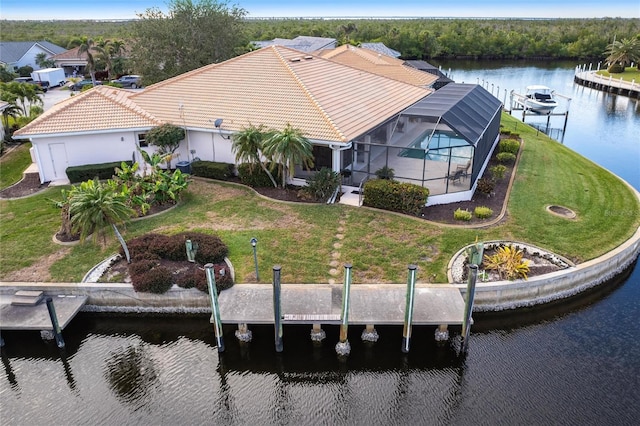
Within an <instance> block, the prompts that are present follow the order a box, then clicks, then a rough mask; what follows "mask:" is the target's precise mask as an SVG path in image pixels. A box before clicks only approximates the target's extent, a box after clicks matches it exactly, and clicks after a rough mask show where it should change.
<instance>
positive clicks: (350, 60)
mask: <svg viewBox="0 0 640 426" xmlns="http://www.w3.org/2000/svg"><path fill="white" fill-rule="evenodd" d="M318 54H319V55H320V56H322V57H323V58H326V59H330V60H332V61H335V62H338V63H341V64H344V65H348V66H351V67H354V68H358V69H360V70H363V71H368V72H372V73H374V74H378V75H381V76H384V77H388V78H392V79H394V80H399V81H402V82H405V83H409V84H413V85H416V86H421V87H429V86H431V85H432V84H433V83H434V82H435V81H436V80H437V79H438V78H437V77H436V76H434V75H433V74H429V73H427V72H423V71H420V70H418V69H415V68H413V67H411V66H408V65H405V63H404V61H403V60H402V59H397V58H392V57H391V56H387V55H383V54H381V53H379V52H375V51H373V50H370V49H364V48H359V47H355V46H351V45H346V44H345V45H342V46H340V47H338V48H336V49H333V50H323V51H321V52H318Z"/></svg>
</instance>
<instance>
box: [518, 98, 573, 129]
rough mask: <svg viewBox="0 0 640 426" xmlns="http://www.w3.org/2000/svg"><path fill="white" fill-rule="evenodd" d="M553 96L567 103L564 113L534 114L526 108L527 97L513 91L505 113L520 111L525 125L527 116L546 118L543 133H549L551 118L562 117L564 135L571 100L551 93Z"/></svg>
mask: <svg viewBox="0 0 640 426" xmlns="http://www.w3.org/2000/svg"><path fill="white" fill-rule="evenodd" d="M553 95H554V96H555V97H558V98H562V99H564V100H566V101H567V102H566V103H567V108H566V110H565V111H564V112H549V113H540V112H535V111H533V110H532V109H531V108H530V107H528V106H527V103H526V99H527V96H526V95H523V94H521V93H516V91H515V90H512V91H511V97H510V100H511V102H510V105H509V110H508V111H507V112H509V114H511V113H512V112H513V111H522V122H523V123H525V122H526V121H525V120H526V117H527V116H532V117H545V116H546V117H547V126H546V130H545V133H547V132H548V131H549V124H550V120H551V116H564V125H563V126H562V134H564V132H565V131H566V130H567V120H568V119H569V105H570V104H571V98H570V97H569V96H566V95H562V94H560V93H556V92H553Z"/></svg>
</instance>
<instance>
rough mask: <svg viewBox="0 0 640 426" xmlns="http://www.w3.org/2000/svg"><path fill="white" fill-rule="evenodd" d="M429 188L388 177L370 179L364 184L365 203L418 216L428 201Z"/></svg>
mask: <svg viewBox="0 0 640 426" xmlns="http://www.w3.org/2000/svg"><path fill="white" fill-rule="evenodd" d="M428 197H429V189H428V188H424V187H422V186H418V185H414V184H412V183H404V182H398V181H394V180H388V179H374V180H370V181H368V182H367V183H365V185H364V205H365V206H369V207H375V208H378V209H384V210H390V211H394V212H400V213H405V214H410V215H413V216H418V215H419V214H420V212H421V211H422V208H423V207H424V206H425V204H426V203H427V198H428Z"/></svg>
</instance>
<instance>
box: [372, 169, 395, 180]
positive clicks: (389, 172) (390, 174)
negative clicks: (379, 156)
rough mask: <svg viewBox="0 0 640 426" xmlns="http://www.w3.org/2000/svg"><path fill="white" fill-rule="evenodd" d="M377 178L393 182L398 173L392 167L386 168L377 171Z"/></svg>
mask: <svg viewBox="0 0 640 426" xmlns="http://www.w3.org/2000/svg"><path fill="white" fill-rule="evenodd" d="M376 176H377V177H378V179H387V180H393V178H394V177H395V176H396V172H395V170H393V169H392V168H391V167H389V166H384V167H381V168H379V169H378V170H376Z"/></svg>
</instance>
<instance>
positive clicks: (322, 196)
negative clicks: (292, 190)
mask: <svg viewBox="0 0 640 426" xmlns="http://www.w3.org/2000/svg"><path fill="white" fill-rule="evenodd" d="M340 179H341V177H340V174H339V173H336V172H334V171H333V170H331V169H329V168H326V167H323V168H322V169H320V171H318V172H317V173H315V174H314V175H313V176H311V177H309V178H308V179H307V186H305V187H304V188H302V191H303V193H305V194H307V195H309V196H310V197H311V198H312V199H314V200H316V201H327V200H328V199H329V197H331V196H332V195H333V193H334V192H335V190H336V189H337V188H338V187H339V186H340Z"/></svg>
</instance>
